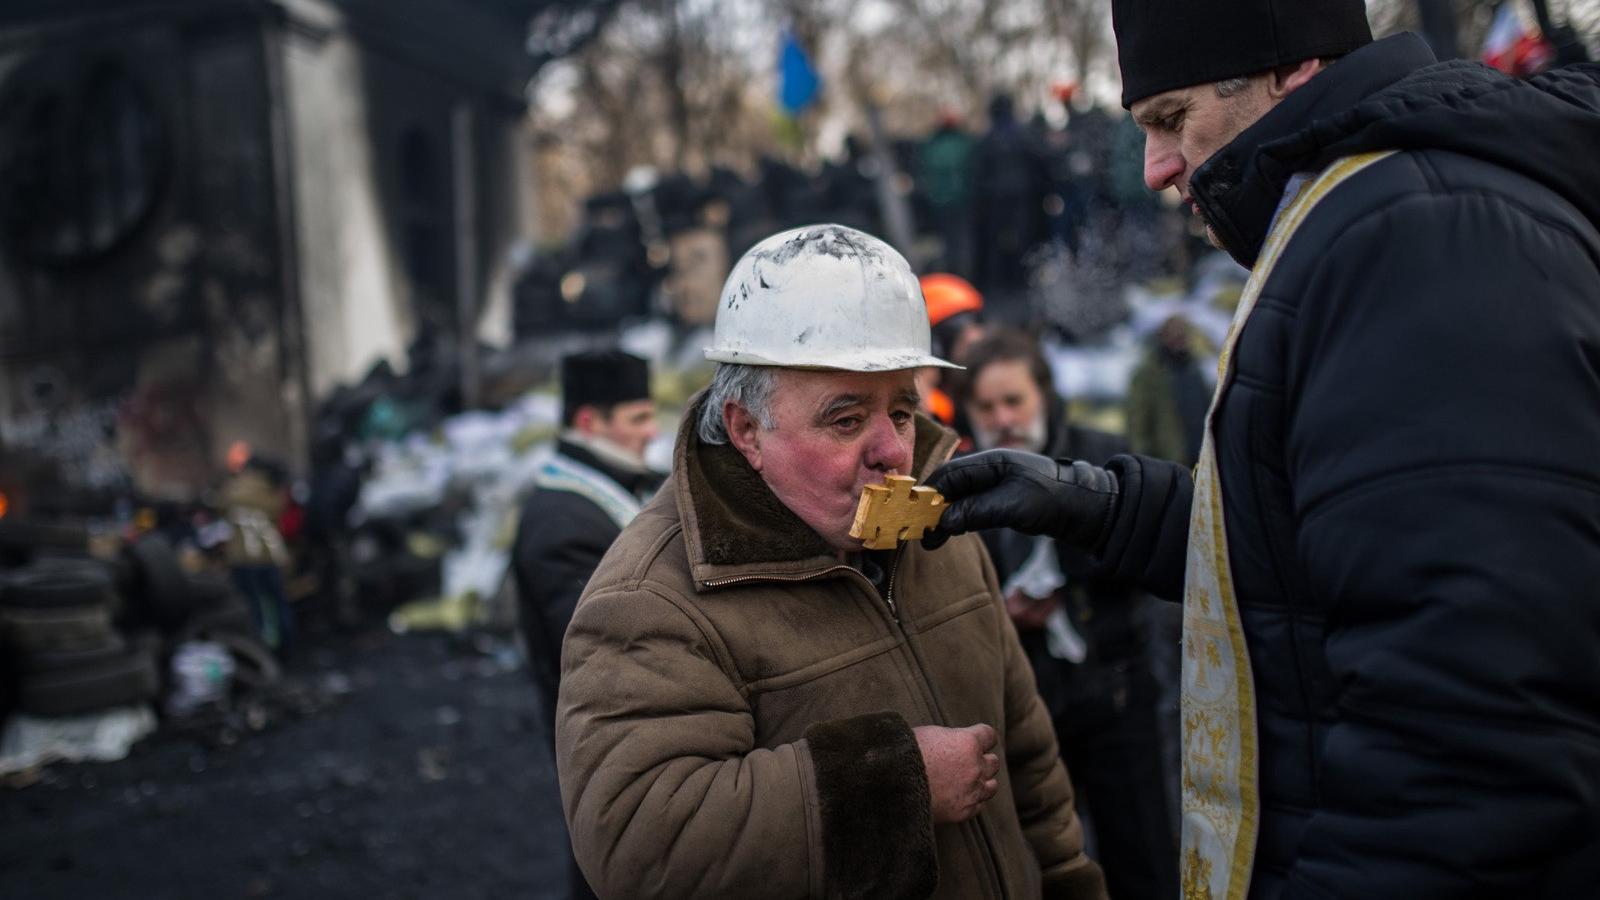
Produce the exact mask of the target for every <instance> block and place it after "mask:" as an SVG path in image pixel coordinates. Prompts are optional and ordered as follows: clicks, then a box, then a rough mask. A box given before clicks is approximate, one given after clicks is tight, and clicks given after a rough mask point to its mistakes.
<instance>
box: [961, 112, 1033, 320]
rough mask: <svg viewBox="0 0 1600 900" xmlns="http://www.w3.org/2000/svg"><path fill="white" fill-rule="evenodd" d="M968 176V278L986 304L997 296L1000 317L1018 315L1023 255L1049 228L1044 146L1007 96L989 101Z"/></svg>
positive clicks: (1023, 278) (1023, 289)
mask: <svg viewBox="0 0 1600 900" xmlns="http://www.w3.org/2000/svg"><path fill="white" fill-rule="evenodd" d="M972 179H973V180H972V203H973V207H972V215H973V237H974V244H975V248H974V250H975V253H976V259H975V261H974V267H973V277H972V280H973V283H975V284H976V285H977V286H978V289H979V290H981V291H983V292H984V295H985V296H986V297H988V298H989V300H990V304H991V307H993V306H995V305H996V301H999V305H1000V306H1002V307H1005V310H1004V312H1003V316H1004V317H1006V318H1008V319H1015V320H1018V321H1020V320H1021V319H1022V318H1024V317H1025V316H1026V310H1025V309H1021V308H1020V306H1021V304H1022V303H1024V302H1025V298H1026V291H1027V287H1028V269H1027V255H1028V253H1029V251H1031V250H1033V248H1034V247H1036V246H1038V245H1039V244H1040V243H1041V242H1042V241H1044V240H1045V239H1046V238H1047V237H1048V233H1049V221H1048V219H1047V218H1046V216H1045V209H1044V198H1045V195H1046V194H1048V193H1049V192H1050V187H1051V183H1050V163H1049V160H1048V159H1047V157H1046V155H1045V153H1044V149H1043V147H1041V146H1040V144H1039V142H1038V140H1037V139H1036V138H1035V137H1034V135H1033V133H1032V132H1031V131H1029V130H1028V129H1027V128H1026V127H1024V126H1023V125H1022V124H1020V123H1019V122H1017V119H1016V114H1015V112H1014V110H1013V108H1012V104H1011V98H1010V97H1006V96H999V97H996V98H994V100H993V101H991V102H990V104H989V131H988V133H986V134H985V135H984V136H983V138H982V140H980V141H979V142H978V147H977V149H976V150H975V151H974V152H973V161H972ZM1002 298H1004V299H1002Z"/></svg>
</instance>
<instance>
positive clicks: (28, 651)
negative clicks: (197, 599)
mask: <svg viewBox="0 0 1600 900" xmlns="http://www.w3.org/2000/svg"><path fill="white" fill-rule="evenodd" d="M120 612H121V608H120V603H119V597H118V594H117V592H116V590H115V588H114V585H113V581H112V578H111V574H110V572H109V571H108V569H107V567H106V565H105V564H103V563H100V562H97V561H94V560H88V559H82V560H69V559H61V560H43V561H39V562H35V563H31V564H29V565H27V566H25V567H23V568H20V569H15V570H13V571H12V572H10V573H9V574H8V576H7V577H6V579H5V581H4V584H3V586H0V645H3V646H4V648H5V651H6V652H5V659H6V663H7V665H8V666H9V668H10V670H11V671H10V679H11V683H12V684H13V685H14V699H15V704H16V708H17V709H19V710H20V711H22V712H25V713H28V714H31V715H35V716H68V715H77V714H80V713H89V712H95V711H98V710H103V709H109V708H112V707H118V706H127V705H130V704H135V703H144V702H148V701H151V700H154V699H155V698H156V697H157V696H158V694H159V693H160V690H161V679H160V670H159V668H158V665H157V659H156V655H157V652H158V650H159V641H152V640H148V639H138V640H132V641H130V640H127V639H126V638H124V636H123V635H122V633H121V632H120V631H119V630H118V629H117V627H116V625H115V624H114V620H115V618H116V616H117V615H118V614H119V613H120Z"/></svg>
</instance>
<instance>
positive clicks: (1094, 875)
mask: <svg viewBox="0 0 1600 900" xmlns="http://www.w3.org/2000/svg"><path fill="white" fill-rule="evenodd" d="M1106 896H1107V895H1106V877H1105V875H1104V873H1102V872H1101V871H1100V867H1099V866H1098V865H1095V864H1094V863H1093V862H1090V861H1088V860H1087V859H1086V860H1084V865H1081V866H1078V867H1076V868H1073V869H1070V870H1068V871H1066V872H1062V873H1059V874H1056V875H1051V876H1046V877H1045V879H1044V891H1043V893H1042V897H1043V898H1044V900H1106Z"/></svg>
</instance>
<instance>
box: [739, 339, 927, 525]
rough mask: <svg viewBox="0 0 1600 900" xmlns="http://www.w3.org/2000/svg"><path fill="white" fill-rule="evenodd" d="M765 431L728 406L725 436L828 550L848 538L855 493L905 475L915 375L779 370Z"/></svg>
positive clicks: (911, 432) (911, 441) (908, 468)
mask: <svg viewBox="0 0 1600 900" xmlns="http://www.w3.org/2000/svg"><path fill="white" fill-rule="evenodd" d="M777 378H778V380H777V383H776V385H775V386H774V388H773V391H772V400H771V412H772V426H773V427H772V428H766V427H763V426H761V425H760V423H758V422H757V421H755V420H754V419H753V418H751V417H750V416H748V415H747V414H745V413H744V412H743V411H742V410H739V409H738V407H737V406H736V405H735V404H732V403H730V404H729V409H728V410H727V411H726V415H727V420H726V421H727V424H728V435H729V438H730V440H731V441H732V442H733V444H734V446H735V447H737V448H738V449H739V452H741V453H743V454H744V457H745V459H746V460H747V461H748V462H749V463H750V466H751V468H753V469H755V470H756V471H757V472H759V473H761V479H762V480H763V481H765V482H766V483H767V487H769V488H771V489H772V493H773V494H774V495H775V496H776V497H777V498H778V500H779V501H780V502H781V503H783V505H784V506H787V507H788V508H789V509H790V511H792V512H793V513H794V514H795V515H796V516H799V517H800V520H801V521H803V522H805V523H806V524H807V525H809V526H811V529H812V530H813V531H815V532H816V533H817V534H819V535H821V536H822V538H823V539H824V540H826V541H827V542H828V543H829V544H830V545H831V546H832V547H833V548H834V549H836V550H843V551H851V550H860V549H861V541H860V540H858V539H856V538H852V537H850V526H851V524H852V523H853V522H854V521H855V513H856V503H857V502H858V500H859V498H860V496H861V489H862V488H863V487H865V486H866V485H869V484H882V483H883V476H885V475H908V474H910V471H911V458H912V449H913V444H914V435H915V424H914V421H913V416H914V415H915V413H916V410H917V402H918V396H917V385H916V380H915V372H914V371H912V370H906V371H900V372H833V371H809V370H803V369H781V370H779V371H778V376H777Z"/></svg>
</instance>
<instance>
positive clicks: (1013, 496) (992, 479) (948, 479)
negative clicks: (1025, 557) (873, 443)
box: [922, 450, 1117, 550]
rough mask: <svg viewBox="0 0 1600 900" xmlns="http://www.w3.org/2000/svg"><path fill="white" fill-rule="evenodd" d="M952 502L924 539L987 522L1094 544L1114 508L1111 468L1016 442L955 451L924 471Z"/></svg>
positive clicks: (929, 541) (935, 541) (938, 540)
mask: <svg viewBox="0 0 1600 900" xmlns="http://www.w3.org/2000/svg"><path fill="white" fill-rule="evenodd" d="M928 486H929V487H932V488H933V489H934V490H936V491H938V492H939V493H940V494H943V495H944V499H945V502H946V503H947V504H949V508H948V509H946V510H945V513H944V517H943V518H941V519H940V520H939V525H938V527H937V528H935V529H933V530H931V531H929V532H928V533H927V535H925V536H924V537H923V539H922V545H923V546H924V547H926V548H928V549H929V550H933V549H935V548H937V547H939V546H940V545H941V544H943V543H944V542H945V541H946V540H949V538H950V536H951V535H954V534H961V533H963V532H967V531H978V530H981V529H985V528H1011V529H1015V530H1017V531H1020V532H1022V533H1024V534H1043V535H1049V536H1050V537H1054V538H1057V539H1059V540H1062V541H1066V542H1067V543H1069V544H1072V545H1074V546H1078V547H1082V548H1084V549H1093V548H1094V547H1096V546H1098V545H1099V543H1100V541H1101V539H1102V538H1103V537H1104V536H1105V533H1106V530H1107V529H1108V528H1110V527H1111V520H1112V517H1113V516H1114V515H1115V514H1116V510H1117V479H1116V476H1114V475H1112V474H1111V473H1110V472H1108V471H1106V470H1105V469H1102V468H1100V467H1098V466H1091V465H1089V464H1088V463H1086V462H1081V461H1080V462H1057V461H1056V460H1053V459H1050V458H1049V457H1045V456H1038V455H1036V454H1033V453H1023V452H1022V451H1020V450H986V451H984V452H982V453H975V454H973V455H971V456H963V457H961V458H959V459H953V460H951V461H949V462H947V463H945V464H944V465H942V466H940V467H939V469H938V470H937V471H935V472H934V473H933V475H932V476H930V477H929V478H928Z"/></svg>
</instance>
